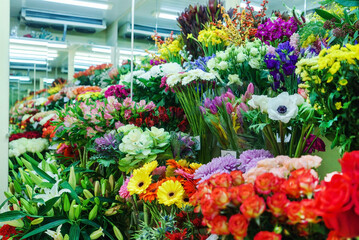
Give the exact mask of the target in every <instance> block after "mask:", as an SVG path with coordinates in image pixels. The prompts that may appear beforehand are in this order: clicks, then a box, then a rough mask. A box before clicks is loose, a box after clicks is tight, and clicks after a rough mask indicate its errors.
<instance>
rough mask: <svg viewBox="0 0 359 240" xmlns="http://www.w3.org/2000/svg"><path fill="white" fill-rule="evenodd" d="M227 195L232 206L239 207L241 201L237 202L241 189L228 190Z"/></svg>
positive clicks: (232, 188)
mask: <svg viewBox="0 0 359 240" xmlns="http://www.w3.org/2000/svg"><path fill="white" fill-rule="evenodd" d="M228 193H229V196H230V200H231V202H232V203H233V204H234V205H240V204H241V201H239V197H238V196H239V195H240V193H241V188H240V187H238V186H235V187H231V188H230V189H228Z"/></svg>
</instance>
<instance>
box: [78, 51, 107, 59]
mask: <svg viewBox="0 0 359 240" xmlns="http://www.w3.org/2000/svg"><path fill="white" fill-rule="evenodd" d="M75 57H92V58H110V56H109V55H108V54H99V53H88V52H77V53H76V54H75Z"/></svg>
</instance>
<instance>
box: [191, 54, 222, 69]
mask: <svg viewBox="0 0 359 240" xmlns="http://www.w3.org/2000/svg"><path fill="white" fill-rule="evenodd" d="M215 56H216V55H215V54H213V55H212V56H208V57H199V58H198V59H196V60H195V61H193V62H189V64H188V66H187V67H188V70H193V69H201V70H202V71H204V72H207V62H208V61H209V60H210V59H212V58H214V57H215Z"/></svg>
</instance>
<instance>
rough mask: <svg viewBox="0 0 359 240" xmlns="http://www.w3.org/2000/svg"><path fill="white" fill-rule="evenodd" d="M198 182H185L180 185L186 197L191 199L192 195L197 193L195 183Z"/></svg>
mask: <svg viewBox="0 0 359 240" xmlns="http://www.w3.org/2000/svg"><path fill="white" fill-rule="evenodd" d="M197 182H198V180H187V181H184V183H182V185H183V188H184V191H185V192H186V194H187V195H188V197H192V195H193V194H195V192H196V191H197V188H196V183H197Z"/></svg>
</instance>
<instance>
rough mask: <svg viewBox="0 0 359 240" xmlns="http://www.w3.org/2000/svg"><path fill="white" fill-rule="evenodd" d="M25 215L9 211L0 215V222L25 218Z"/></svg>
mask: <svg viewBox="0 0 359 240" xmlns="http://www.w3.org/2000/svg"><path fill="white" fill-rule="evenodd" d="M25 216H26V214H25V213H24V212H21V211H9V212H4V213H1V214H0V222H7V221H12V220H16V219H20V218H23V217H25Z"/></svg>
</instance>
